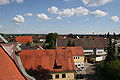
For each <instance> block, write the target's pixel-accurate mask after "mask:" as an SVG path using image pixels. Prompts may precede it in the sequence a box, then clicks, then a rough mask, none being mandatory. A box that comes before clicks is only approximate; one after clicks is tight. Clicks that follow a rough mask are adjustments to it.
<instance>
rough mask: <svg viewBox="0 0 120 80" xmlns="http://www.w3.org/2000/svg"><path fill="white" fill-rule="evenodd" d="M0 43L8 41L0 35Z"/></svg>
mask: <svg viewBox="0 0 120 80" xmlns="http://www.w3.org/2000/svg"><path fill="white" fill-rule="evenodd" d="M0 43H8V41H7V40H6V39H5V38H4V37H3V36H1V35H0Z"/></svg>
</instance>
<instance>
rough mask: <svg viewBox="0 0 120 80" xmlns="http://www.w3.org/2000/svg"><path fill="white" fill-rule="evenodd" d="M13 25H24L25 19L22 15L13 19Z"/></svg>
mask: <svg viewBox="0 0 120 80" xmlns="http://www.w3.org/2000/svg"><path fill="white" fill-rule="evenodd" d="M12 22H13V23H16V24H22V23H24V17H23V16H22V15H16V16H15V17H14V18H13V19H12Z"/></svg>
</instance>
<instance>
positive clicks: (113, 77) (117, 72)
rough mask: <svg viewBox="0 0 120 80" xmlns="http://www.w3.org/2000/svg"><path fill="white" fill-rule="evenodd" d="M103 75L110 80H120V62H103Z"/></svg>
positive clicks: (101, 64) (101, 65) (101, 67)
mask: <svg viewBox="0 0 120 80" xmlns="http://www.w3.org/2000/svg"><path fill="white" fill-rule="evenodd" d="M99 66H100V69H101V73H102V74H103V75H104V77H105V78H106V79H108V80H120V61H119V60H116V61H111V62H107V63H105V62H101V63H100V65H99Z"/></svg>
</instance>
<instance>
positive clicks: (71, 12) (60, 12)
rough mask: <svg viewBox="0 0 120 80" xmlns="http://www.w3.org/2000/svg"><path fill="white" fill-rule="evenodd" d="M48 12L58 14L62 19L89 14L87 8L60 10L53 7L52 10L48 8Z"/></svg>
mask: <svg viewBox="0 0 120 80" xmlns="http://www.w3.org/2000/svg"><path fill="white" fill-rule="evenodd" d="M48 12H50V13H52V14H57V15H58V16H59V17H57V18H60V17H71V16H74V15H76V16H84V15H87V14H88V13H89V10H88V9H87V8H85V7H82V6H80V7H77V8H66V9H62V10H60V9H59V8H57V7H55V6H52V7H51V8H48Z"/></svg>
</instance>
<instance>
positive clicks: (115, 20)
mask: <svg viewBox="0 0 120 80" xmlns="http://www.w3.org/2000/svg"><path fill="white" fill-rule="evenodd" d="M111 20H112V21H113V22H118V21H119V20H120V18H119V17H118V16H112V17H111Z"/></svg>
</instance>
